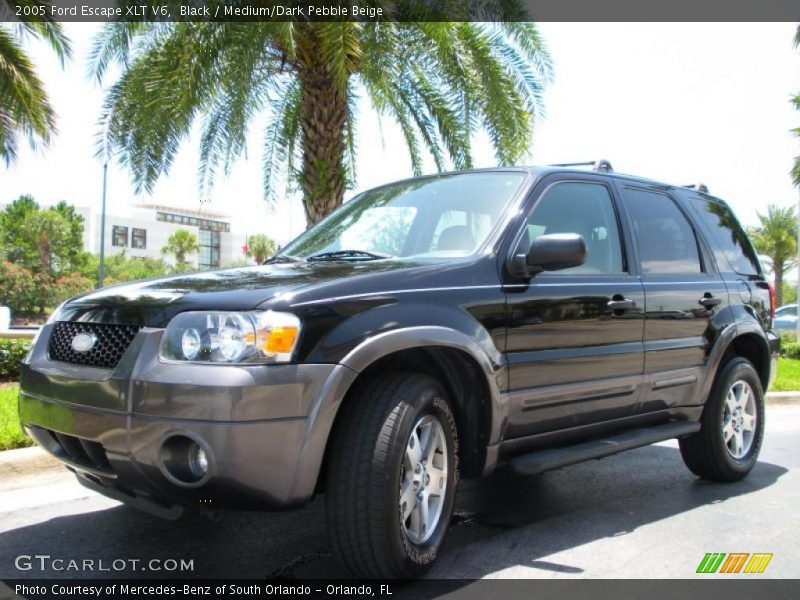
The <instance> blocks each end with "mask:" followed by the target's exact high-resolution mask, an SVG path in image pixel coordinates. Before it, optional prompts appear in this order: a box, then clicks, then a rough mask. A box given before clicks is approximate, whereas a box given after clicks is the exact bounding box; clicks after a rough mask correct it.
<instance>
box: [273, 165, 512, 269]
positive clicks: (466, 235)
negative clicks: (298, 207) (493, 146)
mask: <svg viewBox="0 0 800 600" xmlns="http://www.w3.org/2000/svg"><path fill="white" fill-rule="evenodd" d="M525 178H526V174H525V173H522V172H516V171H513V172H512V171H508V172H505V171H494V172H484V173H460V174H456V175H443V176H438V177H428V178H423V179H414V180H410V181H404V182H400V183H395V184H391V185H388V186H384V187H381V188H377V189H374V190H370V191H368V192H364V193H363V194H361V195H359V196H357V197H355V198H354V199H353V200H351V201H350V202H347V203H346V204H345V205H344V206H342V207H341V208H339V209H338V210H336V211H334V212H333V213H332V214H331V215H329V216H328V217H327V218H326V219H324V220H323V221H321V222H319V223H317V224H316V225H315V226H313V227H312V228H311V229H309V230H308V231H306V232H305V233H304V234H302V235H301V236H300V237H299V238H297V239H296V240H295V241H294V242H292V243H290V244H289V245H288V246H287V247H286V248H285V249H284V250H283V252H282V253H281V254H283V255H289V256H293V257H296V258H306V259H307V258H314V257H319V256H320V255H328V256H329V257H333V258H336V259H341V260H348V259H354V260H355V259H358V260H363V259H367V258H373V259H376V258H377V259H379V258H408V257H429V258H445V259H446V258H458V257H464V256H468V255H470V254H473V253H474V252H476V251H477V250H478V248H480V246H481V245H482V244H483V243H484V242H485V241H486V240H487V238H488V236H489V234H490V233H491V231H492V229H493V228H494V226H495V225H496V224H497V221H498V219H499V218H500V215H501V214H502V213H503V211H504V210H505V208H506V207H507V206H508V204H509V203H510V202H511V200H512V199H513V198H514V197H515V196H516V194H517V192H518V191H519V189H520V187H521V186H522V183H523V182H524V181H525ZM365 253H369V254H374V255H375V256H373V257H370V256H369V255H368V254H365Z"/></svg>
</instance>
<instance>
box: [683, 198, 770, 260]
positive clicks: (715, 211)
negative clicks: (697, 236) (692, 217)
mask: <svg viewBox="0 0 800 600" xmlns="http://www.w3.org/2000/svg"><path fill="white" fill-rule="evenodd" d="M691 204H692V206H693V207H694V209H695V210H696V211H697V213H698V215H699V216H700V219H701V220H702V221H703V223H705V225H706V228H707V229H708V232H709V233H710V234H711V238H712V240H713V242H714V258H716V259H717V266H718V267H719V268H720V270H722V271H726V270H728V269H733V271H734V272H736V273H740V274H742V275H758V274H760V273H761V268H760V266H759V263H758V258H757V256H756V253H755V251H754V250H753V246H752V245H751V244H750V240H749V239H747V235H746V234H745V232H744V229H742V226H741V225H739V221H737V220H736V217H735V216H734V214H733V211H732V210H731V209H730V208H728V207H727V206H725V205H724V204H722V203H721V202H715V201H713V200H707V199H705V198H692V202H691Z"/></svg>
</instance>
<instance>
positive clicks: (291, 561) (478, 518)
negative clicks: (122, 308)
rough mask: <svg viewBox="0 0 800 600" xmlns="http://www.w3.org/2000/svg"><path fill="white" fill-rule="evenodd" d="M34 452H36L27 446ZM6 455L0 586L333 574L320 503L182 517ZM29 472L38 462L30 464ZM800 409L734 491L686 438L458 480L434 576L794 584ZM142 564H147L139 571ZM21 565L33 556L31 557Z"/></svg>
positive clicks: (782, 412) (771, 430)
mask: <svg viewBox="0 0 800 600" xmlns="http://www.w3.org/2000/svg"><path fill="white" fill-rule="evenodd" d="M24 452H29V453H31V454H30V456H33V453H35V452H36V451H29V450H26V451H24ZM33 462H35V463H36V465H37V467H36V468H33V469H31V468H28V467H24V468H23V467H21V466H20V465H19V464H18V465H16V466H15V465H14V464H9V461H8V460H5V461H4V460H3V459H2V457H0V578H2V579H7V578H42V577H105V576H113V577H154V576H155V577H165V576H170V575H174V576H176V577H181V578H186V577H203V578H209V577H223V576H224V577H235V578H263V577H269V576H283V577H292V576H294V577H298V578H305V577H334V578H335V577H338V576H341V574H340V573H339V571H338V569H337V566H336V564H335V563H334V561H333V559H332V557H331V555H330V549H329V546H328V543H327V540H326V529H325V519H324V501H323V499H322V498H317V499H316V500H315V501H314V502H312V503H311V504H310V505H309V506H307V507H306V508H304V509H301V510H298V511H292V512H283V513H255V512H248V513H223V514H221V515H220V518H219V519H218V520H215V521H210V520H208V519H206V518H204V517H200V516H192V517H187V518H184V519H182V520H179V521H176V522H170V521H162V520H160V519H157V518H155V517H151V516H149V515H146V514H143V513H139V512H137V511H135V510H132V509H129V508H126V507H124V506H121V505H119V504H118V503H116V502H114V501H111V500H107V499H105V498H102V497H100V496H97V495H95V494H93V493H92V492H89V491H88V490H85V489H84V488H83V487H81V486H80V485H78V484H77V483H76V482H74V481H73V479H72V475H70V474H69V473H68V472H66V471H65V470H63V469H61V468H56V469H54V468H52V467H51V463H50V461H49V459H46V458H44V457H42V456H39V458H38V459H36V461H33ZM26 464H29V461H26ZM798 466H800V406H799V405H796V404H794V405H777V406H769V407H768V408H767V433H766V438H765V444H764V448H763V451H762V453H761V458H760V461H759V463H758V465H757V466H756V468H755V469H754V471H753V472H752V473H751V474H750V476H749V477H748V478H747V479H745V480H744V481H741V482H738V483H735V484H716V483H709V482H704V481H701V480H698V479H697V478H696V477H694V476H693V475H692V474H691V473H690V472H689V471H688V470H687V469H686V468H685V467H684V466H683V463H682V461H681V459H680V454H679V452H678V449H677V443H675V442H667V443H663V444H659V445H655V446H650V447H646V448H641V449H638V450H633V451H630V452H627V453H624V454H620V455H617V456H614V457H610V458H606V459H603V460H601V461H593V462H590V463H585V464H581V465H575V466H572V467H567V468H564V469H561V470H559V471H555V472H551V473H547V474H545V475H543V476H539V477H519V476H516V475H513V474H511V473H508V472H505V471H502V470H501V471H499V472H497V473H496V474H494V475H492V476H491V477H489V478H485V479H483V480H479V481H467V482H462V485H461V488H460V491H459V497H458V501H457V510H456V512H457V514H456V516H455V517H454V520H453V525H452V527H451V529H450V533H449V535H448V538H447V540H446V542H445V546H444V549H443V552H442V555H441V556H440V558H439V560H438V562H437V563H436V565H435V567H434V569H433V570H432V571H431V572H430V575H429V576H430V577H432V578H691V577H706V578H707V577H748V578H753V577H761V578H796V577H798V576H799V575H800V567H798V563H797V560H796V557H797V556H799V555H800V535H798V534H800V502H798V499H800V475H798ZM707 552H726V553H732V552H749V553H755V552H767V553H772V554H773V558H772V560H771V562H770V563H769V565H768V568H767V569H766V570H765V572H764V573H763V574H762V575H742V574H739V575H697V574H696V573H695V571H696V569H697V566H698V564H699V563H700V561H701V560H702V559H703V557H704V555H705V554H706V553H707ZM20 555H31V556H33V555H49V556H50V557H51V559H56V558H60V559H64V560H65V562H64V563H63V564H67V562H68V561H69V560H70V559H74V560H83V559H94V560H99V559H102V560H103V561H104V563H105V564H106V565H110V564H111V563H112V561H114V560H116V559H141V560H142V561H149V560H151V559H161V560H164V559H177V560H180V559H184V560H190V561H192V565H193V569H192V570H191V571H189V572H176V573H168V572H156V573H154V572H148V571H142V570H141V567H139V566H138V564H137V567H136V568H130V567H126V568H124V569H123V570H121V571H110V572H94V573H80V572H78V573H76V572H70V571H58V570H54V569H53V568H52V566H51V567H50V568H45V569H44V570H43V571H42V570H40V569H39V568H38V566H37V565H36V563H34V564H33V565H32V568H30V569H29V570H19V569H17V568H16V567H15V562H17V563H18V562H19V561H17V560H16V559H17V557H18V556H20ZM139 564H141V563H139ZM23 566H24V561H23Z"/></svg>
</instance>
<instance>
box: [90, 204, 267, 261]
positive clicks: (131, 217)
mask: <svg viewBox="0 0 800 600" xmlns="http://www.w3.org/2000/svg"><path fill="white" fill-rule="evenodd" d="M75 210H76V212H78V213H79V214H80V215H81V216H83V219H84V223H83V246H84V249H85V250H87V251H89V252H92V253H94V254H99V253H100V219H101V213H100V211H99V210H96V209H94V208H88V207H82V206H76V207H75ZM178 229H186V230H188V231H191V232H192V233H194V234H195V235H196V236H197V243H198V245H199V246H200V251H199V252H198V253H197V255H196V256H190V257H188V260H189V262H190V263H192V264H194V265H196V266H197V268H199V269H215V268H218V267H225V266H229V265H233V264H242V263H244V262H245V259H246V256H245V254H244V246H245V244H246V241H247V236H246V235H245V234H244V233H235V232H232V231H231V222H230V219H229V218H228V217H227V216H226V215H222V214H219V213H213V212H210V211H205V210H187V209H183V208H174V207H169V206H159V205H154V204H142V205H139V206H136V207H134V209H133V210H132V211H130V214H128V215H125V216H122V215H118V214H114V213H113V212H112V213H106V230H105V248H104V252H105V255H106V256H111V255H113V254H119V253H120V252H123V251H124V252H125V254H126V256H138V257H150V258H164V259H165V260H166V261H167V262H169V263H174V260H175V259H174V257H173V256H170V255H166V256H165V255H162V254H161V249H162V248H163V247H164V246H165V245H166V243H167V239H168V238H169V236H170V235H171V234H172V233H173V232H174V231H176V230H178ZM250 262H251V263H252V259H251V260H250Z"/></svg>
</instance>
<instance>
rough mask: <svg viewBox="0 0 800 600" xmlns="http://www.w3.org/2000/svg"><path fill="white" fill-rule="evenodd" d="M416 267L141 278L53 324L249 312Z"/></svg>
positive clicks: (73, 306) (261, 269) (161, 321)
mask: <svg viewBox="0 0 800 600" xmlns="http://www.w3.org/2000/svg"><path fill="white" fill-rule="evenodd" d="M413 266H419V263H409V262H406V261H398V260H391V261H384V260H381V261H359V262H357V261H352V262H344V261H341V262H312V263H307V262H298V263H285V264H272V265H263V266H258V267H245V268H237V269H224V270H219V271H206V272H202V273H193V274H186V275H177V276H171V277H159V278H156V279H145V280H142V281H136V282H133V283H129V284H120V285H115V286H111V287H108V288H102V289H100V290H96V291H93V292H89V293H87V294H84V295H82V296H78V297H76V298H73V299H72V300H70V301H68V302H67V303H65V304H64V305H63V306H62V307H61V309H60V310H59V313H58V315H57V316H56V320H59V321H87V322H93V323H113V324H134V325H140V326H148V327H164V326H166V324H167V323H168V322H169V320H170V319H171V318H172V317H173V316H175V315H176V314H178V313H180V312H185V311H189V310H252V309H255V308H256V307H258V306H259V305H260V304H262V303H263V302H265V301H267V300H270V299H272V298H276V297H279V296H280V295H281V294H286V293H288V292H294V291H297V290H298V289H300V288H304V287H308V286H312V285H315V284H319V283H324V282H327V281H331V280H334V279H340V278H349V277H353V276H357V275H365V274H369V273H377V272H383V271H392V270H396V269H405V268H409V267H413Z"/></svg>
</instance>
